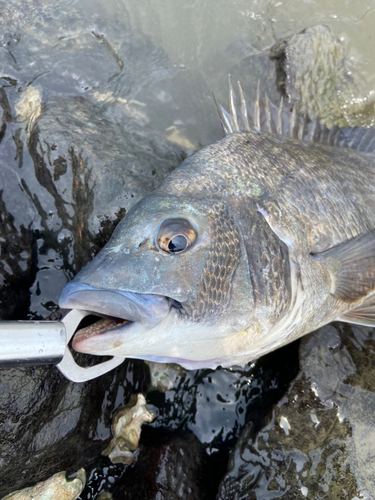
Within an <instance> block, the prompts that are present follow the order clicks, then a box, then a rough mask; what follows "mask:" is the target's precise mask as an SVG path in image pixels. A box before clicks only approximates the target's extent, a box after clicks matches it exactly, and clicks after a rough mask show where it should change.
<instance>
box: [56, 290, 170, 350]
mask: <svg viewBox="0 0 375 500" xmlns="http://www.w3.org/2000/svg"><path fill="white" fill-rule="evenodd" d="M59 306H60V307H61V308H64V309H81V310H85V311H88V312H90V313H91V314H92V315H93V316H96V317H97V321H96V322H95V323H93V324H90V325H89V326H84V327H83V328H80V329H79V330H78V331H77V332H76V333H75V335H74V337H73V340H72V347H73V349H74V350H76V351H78V352H84V353H88V354H96V355H100V354H106V351H108V350H113V348H115V347H116V344H117V345H120V343H123V340H122V338H123V336H124V335H126V333H127V332H126V330H130V329H131V328H132V327H133V328H132V330H134V329H136V330H139V331H140V332H141V331H144V332H145V331H148V330H151V329H153V328H155V327H156V326H157V325H158V324H159V323H160V322H161V321H162V320H163V319H164V318H165V317H166V316H167V315H168V313H169V311H170V301H169V299H168V298H167V297H164V296H161V295H152V294H138V293H133V292H127V291H121V290H111V289H102V288H95V287H93V286H90V285H86V284H84V283H79V282H74V281H72V282H70V283H68V284H67V285H66V286H65V288H64V289H63V291H62V293H61V295H60V298H59ZM124 338H125V337H124ZM119 339H121V341H120V340H119Z"/></svg>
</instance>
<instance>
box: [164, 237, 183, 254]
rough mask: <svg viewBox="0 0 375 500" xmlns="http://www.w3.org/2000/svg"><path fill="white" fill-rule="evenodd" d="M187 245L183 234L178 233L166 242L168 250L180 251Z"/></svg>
mask: <svg viewBox="0 0 375 500" xmlns="http://www.w3.org/2000/svg"><path fill="white" fill-rule="evenodd" d="M186 246H187V239H186V238H185V236H184V235H182V234H178V235H177V236H175V237H174V238H172V239H171V240H170V241H169V243H168V250H169V251H170V252H182V250H185V248H186Z"/></svg>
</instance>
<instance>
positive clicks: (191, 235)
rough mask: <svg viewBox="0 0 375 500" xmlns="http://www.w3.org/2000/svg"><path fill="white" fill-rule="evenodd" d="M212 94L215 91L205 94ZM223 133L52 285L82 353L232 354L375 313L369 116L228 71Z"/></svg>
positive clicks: (236, 360) (369, 318)
mask: <svg viewBox="0 0 375 500" xmlns="http://www.w3.org/2000/svg"><path fill="white" fill-rule="evenodd" d="M215 102H216V101H215ZM216 105H217V108H218V112H219V117H220V120H221V124H222V127H223V131H224V137H223V138H222V139H220V140H218V141H216V142H214V143H213V144H210V145H207V146H205V147H202V148H201V149H200V150H198V151H196V152H194V153H193V154H192V155H191V156H190V157H188V158H187V159H185V160H184V161H183V162H182V163H181V165H180V166H179V167H178V168H176V169H175V170H174V171H173V172H171V173H170V174H169V175H168V176H167V177H166V178H165V179H164V181H162V182H161V184H160V185H159V186H158V188H157V189H156V190H155V191H154V192H152V193H151V194H148V195H147V196H145V197H144V198H142V199H141V200H140V201H139V202H138V203H136V204H135V206H134V207H132V209H131V210H130V211H129V212H128V213H127V214H126V215H125V217H124V218H123V219H122V221H121V222H120V223H119V224H118V226H117V227H116V229H115V231H114V233H113V235H112V237H111V238H110V240H109V242H108V243H107V244H106V245H105V246H104V248H103V249H102V250H101V251H100V252H99V253H98V255H97V256H96V257H95V258H94V259H93V260H92V261H91V262H90V263H89V264H87V265H86V267H84V268H83V269H82V270H81V271H80V272H79V273H78V274H77V275H76V277H75V278H74V279H73V281H71V282H70V283H68V284H67V285H66V286H65V288H64V289H63V291H62V293H61V296H60V299H59V305H60V307H62V308H66V309H84V310H87V311H90V312H92V314H94V315H96V316H98V317H99V318H102V319H99V320H98V322H97V323H95V324H93V325H92V326H88V327H85V328H82V329H80V330H78V332H77V333H76V334H75V336H74V338H73V343H72V346H73V348H74V349H75V350H76V351H79V352H84V353H88V354H94V355H112V356H121V357H130V358H140V359H145V360H151V361H156V362H168V363H172V362H173V363H178V364H180V365H181V366H183V367H184V368H186V369H197V368H212V369H214V368H216V367H218V366H222V367H229V366H232V365H243V364H244V363H247V362H249V361H251V360H254V359H257V358H259V357H260V356H262V355H264V354H266V353H268V352H270V351H272V350H275V349H277V348H279V347H281V346H283V345H285V344H287V343H289V342H292V341H294V340H295V339H297V338H299V337H301V336H302V335H305V334H307V333H309V332H311V331H313V330H316V329H317V328H319V327H321V326H323V325H325V324H327V323H330V322H332V321H335V320H340V321H345V322H348V323H356V324H363V325H371V326H374V325H375V168H374V150H375V130H374V129H373V128H362V127H356V128H333V129H328V128H327V127H325V126H324V125H321V124H320V123H319V122H318V121H317V120H313V121H310V120H308V119H307V118H306V117H301V116H299V114H298V111H297V110H296V108H293V109H292V110H291V109H289V108H288V106H287V105H286V104H285V103H284V102H283V100H281V102H280V104H279V105H278V106H277V105H275V104H273V103H272V102H271V101H270V99H269V98H268V97H267V96H265V97H264V98H263V97H262V96H261V93H260V89H259V85H258V91H257V96H256V99H255V100H254V101H251V100H250V99H249V98H248V97H247V96H246V94H245V93H244V91H243V89H242V86H241V84H240V83H238V91H237V92H235V91H234V89H233V87H232V84H231V80H230V79H229V111H226V110H225V109H224V108H223V107H222V106H221V105H219V104H218V103H216Z"/></svg>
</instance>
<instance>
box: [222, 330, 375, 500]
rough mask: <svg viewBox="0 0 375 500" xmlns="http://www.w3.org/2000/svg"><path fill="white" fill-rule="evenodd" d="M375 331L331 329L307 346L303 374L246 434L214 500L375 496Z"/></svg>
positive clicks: (302, 351) (303, 352) (308, 339)
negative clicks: (257, 426) (264, 419)
mask: <svg viewBox="0 0 375 500" xmlns="http://www.w3.org/2000/svg"><path fill="white" fill-rule="evenodd" d="M374 348H375V331H374V329H372V328H369V327H362V326H354V325H353V326H351V325H347V324H343V323H335V324H333V325H328V326H325V327H323V328H321V329H319V330H318V331H317V332H316V333H314V334H311V335H309V336H307V337H306V338H304V339H303V340H302V343H301V349H300V359H301V361H300V364H301V371H300V373H299V374H298V376H297V377H296V379H295V380H294V381H293V382H292V384H291V386H290V388H289V391H288V392H287V394H286V395H285V397H283V398H282V399H281V400H280V401H279V403H278V404H277V405H276V407H275V408H274V411H273V413H272V418H271V420H270V422H269V424H268V425H266V426H265V427H264V428H263V429H262V430H261V432H259V433H258V434H256V435H255V436H254V432H253V429H252V428H251V425H250V426H248V427H247V428H245V430H244V432H243V433H242V435H241V437H240V439H239V441H238V443H237V445H236V448H235V451H234V453H233V455H232V457H231V461H230V465H229V471H228V473H227V474H226V476H225V478H224V479H223V481H222V484H221V487H220V491H219V495H218V499H220V500H227V499H228V500H229V499H231V500H232V499H236V500H237V499H238V500H240V499H249V500H251V499H259V500H260V499H262V500H266V499H271V498H285V499H290V498H295V499H301V500H302V499H303V498H309V499H314V500H318V499H323V498H367V499H369V500H370V499H371V498H373V497H374V494H375V482H374V472H375V470H374V462H373V460H372V456H373V450H374V448H375V441H374V429H375V412H374V409H375V377H374V373H373V372H374V366H375V349H374Z"/></svg>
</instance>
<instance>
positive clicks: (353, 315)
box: [337, 295, 375, 326]
mask: <svg viewBox="0 0 375 500" xmlns="http://www.w3.org/2000/svg"><path fill="white" fill-rule="evenodd" d="M337 319H338V320H340V321H345V323H355V324H356V325H366V326H375V295H371V297H369V298H368V299H365V300H364V301H363V302H362V304H361V305H360V306H358V307H356V308H355V309H352V310H351V311H349V312H347V313H345V314H343V315H342V316H340V317H339V318H337Z"/></svg>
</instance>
